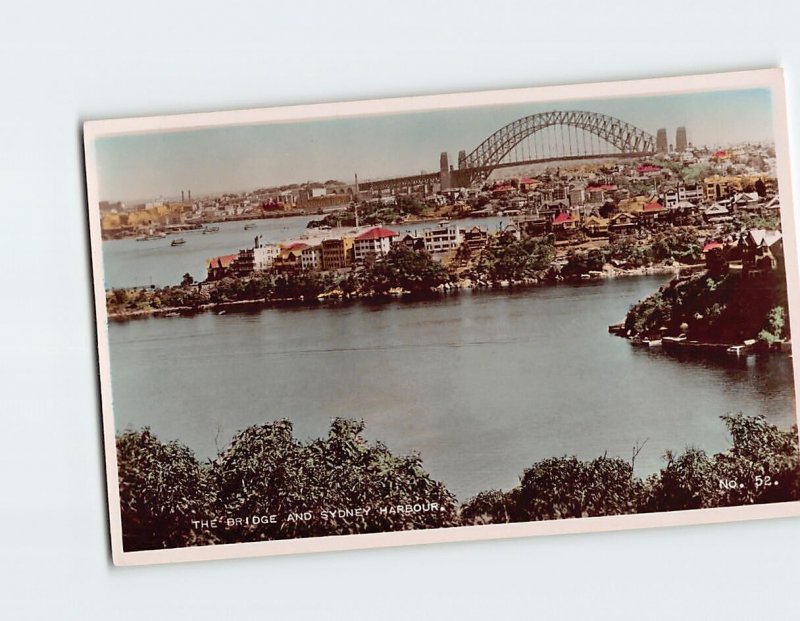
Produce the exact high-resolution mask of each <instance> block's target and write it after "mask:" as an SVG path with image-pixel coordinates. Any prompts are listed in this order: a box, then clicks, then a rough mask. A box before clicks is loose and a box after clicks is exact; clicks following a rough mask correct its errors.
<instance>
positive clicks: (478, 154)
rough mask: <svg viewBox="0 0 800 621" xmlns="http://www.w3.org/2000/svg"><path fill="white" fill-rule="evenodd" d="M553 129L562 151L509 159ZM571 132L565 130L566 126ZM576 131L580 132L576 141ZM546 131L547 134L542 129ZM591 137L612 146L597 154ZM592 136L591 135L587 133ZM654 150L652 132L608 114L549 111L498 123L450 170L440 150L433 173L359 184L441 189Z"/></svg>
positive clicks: (368, 187)
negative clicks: (508, 170)
mask: <svg viewBox="0 0 800 621" xmlns="http://www.w3.org/2000/svg"><path fill="white" fill-rule="evenodd" d="M548 128H553V131H554V132H556V135H555V136H554V138H555V140H556V142H557V141H558V139H559V138H560V141H561V144H562V148H561V150H551V151H546V150H542V151H541V152H536V153H531V152H530V151H529V152H528V156H527V157H525V156H524V154H523V156H522V157H520V156H518V155H517V157H509V155H510V154H512V152H513V151H514V150H515V148H516V147H517V146H518V145H520V144H521V143H523V142H525V141H526V140H527V139H528V138H532V139H533V138H535V136H536V135H537V134H538V133H539V132H543V130H548V131H549V129H548ZM571 129H572V130H573V132H574V133H575V135H574V136H572V135H571V134H570V130H571ZM578 132H580V133H581V134H583V136H582V137H583V141H582V143H581V140H579V136H578V135H577V134H578ZM543 133H546V132H543ZM586 135H593V136H595V137H596V138H597V139H598V140H599V141H602V142H603V143H605V144H606V145H607V146H610V147H611V148H612V149H614V151H613V152H601V151H600V150H599V149H594V148H592V147H590V146H587V145H586V141H585V136H586ZM590 137H591V136H590ZM655 152H656V139H655V137H654V136H653V135H652V134H649V133H647V132H645V131H644V130H642V129H639V128H638V127H636V126H635V125H632V124H631V123H627V122H625V121H622V120H620V119H618V118H615V117H613V116H609V115H607V114H601V113H599V112H587V111H582V110H554V111H551V112H539V113H537V114H531V115H528V116H525V117H522V118H520V119H517V120H516V121H513V122H511V123H509V124H508V125H505V126H504V127H501V128H500V129H498V130H497V131H496V132H494V133H493V134H492V135H491V136H489V137H488V138H486V139H485V140H484V141H483V142H481V143H480V144H479V145H478V146H477V147H476V148H475V149H474V150H473V151H472V152H471V153H469V154H468V155H467V154H466V153H465V152H464V151H462V152H461V153H460V154H459V158H458V168H457V169H455V170H453V169H450V168H449V166H448V164H447V154H446V153H443V154H442V158H443V160H442V162H441V168H440V170H439V172H436V173H420V174H418V175H410V176H406V177H395V178H391V179H374V180H371V181H365V182H362V184H361V189H364V190H373V191H374V190H378V191H380V190H384V189H390V190H399V189H401V188H410V187H413V186H417V185H426V184H433V183H439V184H440V187H441V188H442V189H445V188H447V187H453V186H467V185H471V184H473V183H476V182H479V181H482V180H485V179H486V178H487V177H489V175H491V174H492V172H493V171H494V170H496V169H497V168H503V167H509V166H520V165H525V164H535V163H541V162H554V161H559V160H580V159H595V158H599V157H643V156H649V155H653V154H655Z"/></svg>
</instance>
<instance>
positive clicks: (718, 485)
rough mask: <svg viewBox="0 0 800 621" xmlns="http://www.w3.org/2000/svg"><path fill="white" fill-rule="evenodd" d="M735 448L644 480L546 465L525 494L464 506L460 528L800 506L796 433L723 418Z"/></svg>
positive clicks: (670, 461) (560, 461)
mask: <svg viewBox="0 0 800 621" xmlns="http://www.w3.org/2000/svg"><path fill="white" fill-rule="evenodd" d="M722 419H723V421H724V422H725V425H726V426H727V428H728V432H729V433H730V436H731V440H732V443H733V446H732V447H731V448H730V449H729V450H727V451H724V452H722V453H719V454H717V455H713V456H709V455H707V454H706V453H705V452H704V451H702V450H699V449H696V448H691V447H690V448H687V449H686V450H685V451H684V452H683V453H682V454H681V455H677V456H676V455H674V454H673V453H672V452H671V451H667V453H666V454H665V456H664V459H665V460H666V462H667V463H666V466H665V467H664V468H662V469H661V471H660V472H657V473H655V474H653V475H652V476H650V477H648V478H647V479H645V480H642V479H639V478H637V477H635V476H633V469H632V467H631V464H630V463H628V462H627V461H624V460H622V459H616V458H608V457H601V458H599V459H595V460H592V461H588V462H587V461H579V460H577V459H576V458H574V457H561V458H553V459H545V460H543V461H540V462H538V463H536V464H534V465H533V466H531V467H530V468H528V469H527V470H526V471H525V473H524V475H523V476H522V479H521V481H520V484H519V486H517V487H515V488H514V489H512V490H510V491H508V492H503V491H498V490H492V491H489V492H482V493H480V494H478V495H477V496H475V497H474V498H471V499H469V500H468V501H466V502H465V503H464V504H462V505H461V509H460V517H461V522H462V524H492V523H504V522H528V521H534V520H552V519H559V518H581V517H594V516H601V515H624V514H630V513H648V512H654V511H678V510H683V509H706V508H712V507H729V506H738V505H744V504H754V503H770V502H782V501H790V500H797V499H798V498H800V468H798V445H797V427H796V426H794V427H793V428H792V429H790V430H788V431H784V430H781V429H778V428H777V427H775V426H774V425H770V424H769V423H767V421H766V419H765V418H764V417H763V416H756V417H749V416H744V415H742V414H737V415H735V416H732V415H726V416H723V417H722Z"/></svg>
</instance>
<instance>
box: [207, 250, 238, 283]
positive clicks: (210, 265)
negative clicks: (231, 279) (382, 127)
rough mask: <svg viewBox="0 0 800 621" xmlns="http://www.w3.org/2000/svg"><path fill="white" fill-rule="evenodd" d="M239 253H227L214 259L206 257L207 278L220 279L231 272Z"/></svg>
mask: <svg viewBox="0 0 800 621" xmlns="http://www.w3.org/2000/svg"><path fill="white" fill-rule="evenodd" d="M238 256H239V255H238V254H226V255H223V256H221V257H214V258H213V259H206V280H220V279H222V278H225V276H227V275H228V274H229V273H230V271H231V270H230V268H231V264H232V263H233V262H234V261H235V260H236V258H237V257H238Z"/></svg>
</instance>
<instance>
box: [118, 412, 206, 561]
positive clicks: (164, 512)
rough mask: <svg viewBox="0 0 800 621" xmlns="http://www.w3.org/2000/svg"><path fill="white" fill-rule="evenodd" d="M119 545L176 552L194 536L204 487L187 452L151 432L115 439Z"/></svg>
mask: <svg viewBox="0 0 800 621" xmlns="http://www.w3.org/2000/svg"><path fill="white" fill-rule="evenodd" d="M117 466H118V470H117V472H118V477H119V495H120V510H121V514H122V543H123V547H124V549H125V550H126V551H131V550H153V549H158V548H174V547H179V546H183V545H186V544H187V542H188V541H191V540H192V539H194V538H195V537H196V534H195V533H193V531H192V525H191V520H192V518H193V517H196V516H198V515H203V516H204V517H205V514H204V506H205V503H206V499H207V492H208V488H207V486H206V481H205V477H204V475H203V472H202V471H201V469H200V465H199V464H198V463H197V460H196V459H195V457H194V455H193V454H192V452H191V450H189V449H188V448H187V447H186V446H184V445H182V444H179V443H178V442H168V443H166V444H164V443H162V442H160V441H159V440H158V438H156V437H155V436H154V435H153V434H152V433H151V431H150V429H149V428H145V429H143V430H142V431H126V432H123V433H122V434H119V435H118V436H117Z"/></svg>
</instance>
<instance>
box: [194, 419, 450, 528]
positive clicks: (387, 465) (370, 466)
mask: <svg viewBox="0 0 800 621" xmlns="http://www.w3.org/2000/svg"><path fill="white" fill-rule="evenodd" d="M363 430H364V423H363V422H360V421H354V420H346V419H339V418H337V419H335V420H334V421H333V422H332V423H331V428H330V432H329V434H328V436H327V437H325V438H322V439H319V440H313V441H311V442H309V443H308V444H303V443H301V442H299V441H297V440H296V439H294V437H293V436H292V425H291V423H290V422H289V421H286V420H282V421H277V422H274V423H271V424H268V425H262V426H255V427H250V428H249V429H246V430H245V431H243V432H241V433H239V434H238V435H237V436H236V437H235V438H234V439H233V441H232V442H231V444H230V446H229V447H228V448H227V449H225V450H224V451H223V452H222V454H221V455H220V457H219V458H218V459H217V460H216V461H215V462H214V463H213V465H212V466H211V471H210V480H211V481H212V482H213V483H214V485H215V487H216V489H217V490H218V492H217V496H216V509H217V511H219V512H223V513H224V514H226V515H277V516H278V517H279V519H278V520H277V521H276V522H275V523H274V524H273V523H268V524H260V525H252V524H250V525H247V524H244V525H239V526H237V527H235V528H233V529H226V531H225V535H224V537H225V538H226V539H227V540H229V541H255V540H265V539H283V538H290V537H309V536H322V535H334V534H336V535H341V534H350V533H365V532H384V531H391V530H408V529H412V528H414V529H418V528H434V527H442V526H447V525H453V524H455V519H456V516H455V505H454V498H453V496H452V495H451V494H450V493H449V492H448V491H447V490H446V489H445V488H444V486H443V485H442V484H441V483H438V482H436V481H434V480H432V479H431V478H430V476H429V475H428V474H427V473H426V472H425V471H424V469H423V468H422V464H421V460H420V458H419V456H417V455H410V456H405V457H396V456H394V455H392V454H391V453H390V452H389V450H388V449H387V448H386V446H385V445H383V444H382V443H380V442H377V443H374V444H370V443H368V442H367V441H366V440H364V438H363V437H362V436H361V432H362V431H363ZM415 506H416V509H419V511H416V510H415ZM397 507H402V510H400V511H398V510H397ZM357 508H360V509H368V511H366V512H364V511H361V512H356V511H354V509H357ZM409 508H410V510H407V509H409ZM345 509H349V510H351V511H349V512H348V511H344V510H345ZM382 509H385V511H382ZM293 515H294V516H297V517H296V519H289V516H293Z"/></svg>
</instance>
